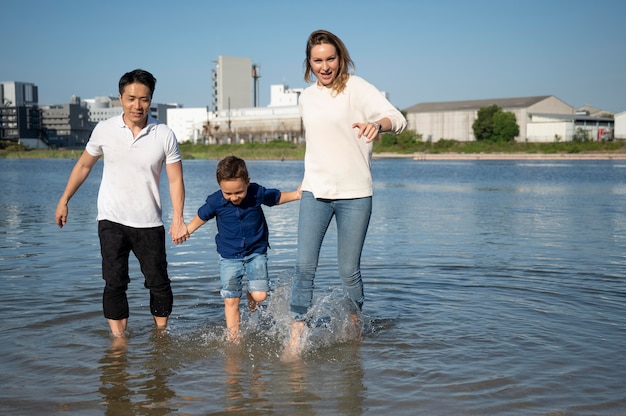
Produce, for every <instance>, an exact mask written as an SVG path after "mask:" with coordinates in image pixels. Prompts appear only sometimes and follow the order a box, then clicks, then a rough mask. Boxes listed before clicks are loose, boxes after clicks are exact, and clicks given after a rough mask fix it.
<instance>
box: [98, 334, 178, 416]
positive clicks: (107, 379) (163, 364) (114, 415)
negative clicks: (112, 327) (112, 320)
mask: <svg viewBox="0 0 626 416" xmlns="http://www.w3.org/2000/svg"><path fill="white" fill-rule="evenodd" d="M129 343H130V345H129ZM171 346H172V343H171V340H170V336H169V334H168V333H167V331H164V330H159V329H155V330H154V331H153V333H152V336H151V337H150V341H149V346H145V345H140V346H137V348H135V346H134V345H132V339H128V338H126V337H117V338H112V341H111V345H110V346H109V347H108V348H107V349H106V350H105V354H104V356H103V357H102V358H101V359H100V361H99V366H100V384H101V386H100V389H99V392H100V394H101V395H102V398H103V402H102V403H103V404H104V406H105V408H106V409H105V414H106V415H110V416H119V415H135V414H150V415H166V414H171V413H172V412H174V411H176V407H175V405H174V403H173V399H174V398H175V397H176V393H175V392H174V391H173V390H172V389H171V388H170V387H169V385H168V379H169V378H170V377H171V376H172V375H173V374H174V372H175V370H176V368H177V364H176V363H177V359H176V355H175V350H174V349H173V348H171ZM144 347H147V350H146V351H145V352H143V351H142V350H141V349H142V348H144ZM129 348H132V352H130V353H129ZM129 355H131V356H130V357H129ZM137 355H138V356H137ZM142 356H143V358H144V359H140V358H141V357H142Z"/></svg>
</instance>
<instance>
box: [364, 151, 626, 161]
mask: <svg viewBox="0 0 626 416" xmlns="http://www.w3.org/2000/svg"><path fill="white" fill-rule="evenodd" d="M373 158H374V159H388V158H389V159H390V158H408V159H413V160H424V161H426V160H626V153H555V154H539V153H438V154H433V153H411V154H406V155H401V154H397V153H375V154H374V155H373Z"/></svg>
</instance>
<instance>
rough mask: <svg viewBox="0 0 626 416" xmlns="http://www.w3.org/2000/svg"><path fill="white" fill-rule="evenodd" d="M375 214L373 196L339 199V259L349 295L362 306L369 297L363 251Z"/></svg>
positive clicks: (340, 274)
mask: <svg viewBox="0 0 626 416" xmlns="http://www.w3.org/2000/svg"><path fill="white" fill-rule="evenodd" d="M371 214H372V198H371V197H367V198H357V199H344V200H337V201H335V219H336V221H337V260H338V264H339V276H340V277H341V281H342V284H343V290H344V293H345V295H346V296H348V297H349V298H350V299H352V301H353V302H354V303H355V304H356V305H357V306H358V308H359V309H361V307H362V306H363V302H364V300H365V296H364V292H363V280H362V278H361V253H362V251H363V245H364V243H365V236H366V234H367V228H368V226H369V221H370V217H371Z"/></svg>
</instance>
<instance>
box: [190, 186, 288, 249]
mask: <svg viewBox="0 0 626 416" xmlns="http://www.w3.org/2000/svg"><path fill="white" fill-rule="evenodd" d="M279 200H280V191H279V190H278V189H266V188H264V187H262V186H261V185H259V184H256V183H251V184H250V185H248V193H247V195H246V197H245V198H244V199H243V201H242V202H241V204H239V205H234V204H233V203H231V202H230V201H228V200H227V199H226V198H224V195H223V194H222V191H217V192H215V193H213V194H211V195H209V196H208V197H207V199H206V202H205V203H204V205H202V206H201V207H200V208H199V209H198V217H200V219H202V220H203V221H208V220H210V219H212V218H215V219H216V222H217V235H216V236H215V244H216V245H217V252H218V253H219V254H220V256H222V257H224V258H226V259H239V258H243V257H245V256H249V255H250V254H253V253H259V254H263V253H265V252H267V249H268V247H269V230H268V228H267V222H266V221H265V215H264V214H263V209H262V208H261V205H267V206H274V205H276V204H277V203H278V201H279Z"/></svg>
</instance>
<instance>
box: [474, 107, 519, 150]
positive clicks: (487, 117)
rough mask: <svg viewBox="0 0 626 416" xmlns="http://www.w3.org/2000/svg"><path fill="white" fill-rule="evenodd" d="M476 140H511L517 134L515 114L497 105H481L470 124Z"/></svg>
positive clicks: (517, 126)
mask: <svg viewBox="0 0 626 416" xmlns="http://www.w3.org/2000/svg"><path fill="white" fill-rule="evenodd" d="M472 129H473V130H474V137H476V141H491V142H512V141H513V140H515V136H517V135H518V134H519V125H518V124H517V121H516V119H515V114H513V113H511V112H510V111H502V109H501V108H500V107H498V106H497V105H495V104H494V105H490V106H489V107H482V108H480V109H479V110H478V116H477V117H476V120H474V123H473V124H472Z"/></svg>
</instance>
